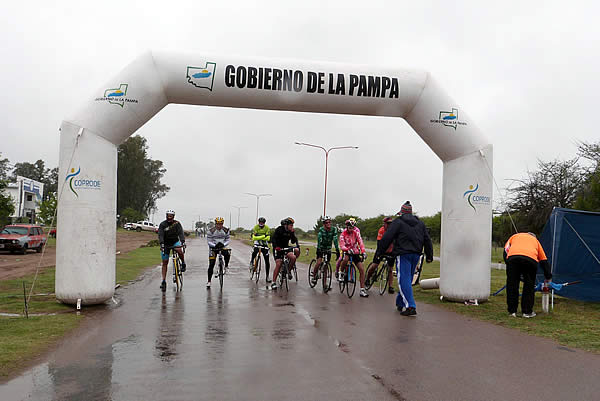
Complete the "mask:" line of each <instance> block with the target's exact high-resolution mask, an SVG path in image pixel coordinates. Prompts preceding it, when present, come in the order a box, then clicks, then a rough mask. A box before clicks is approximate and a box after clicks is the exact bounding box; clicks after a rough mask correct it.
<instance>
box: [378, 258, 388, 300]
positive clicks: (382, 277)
mask: <svg viewBox="0 0 600 401" xmlns="http://www.w3.org/2000/svg"><path fill="white" fill-rule="evenodd" d="M389 278H390V265H388V262H387V260H385V261H384V265H383V266H381V270H380V271H379V295H383V294H385V290H386V289H387V287H388V285H390V283H389ZM382 283H383V286H382Z"/></svg>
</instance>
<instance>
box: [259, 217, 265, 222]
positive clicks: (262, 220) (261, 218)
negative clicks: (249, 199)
mask: <svg viewBox="0 0 600 401" xmlns="http://www.w3.org/2000/svg"><path fill="white" fill-rule="evenodd" d="M258 222H259V223H266V222H267V219H265V218H264V217H259V219H258Z"/></svg>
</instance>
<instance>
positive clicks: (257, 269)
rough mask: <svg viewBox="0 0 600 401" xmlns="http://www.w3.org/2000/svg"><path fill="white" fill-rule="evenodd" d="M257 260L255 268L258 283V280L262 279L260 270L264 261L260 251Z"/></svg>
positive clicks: (255, 279)
mask: <svg viewBox="0 0 600 401" xmlns="http://www.w3.org/2000/svg"><path fill="white" fill-rule="evenodd" d="M256 258H257V261H256V269H255V270H254V281H256V282H257V283H258V280H259V279H260V270H261V264H262V261H261V259H260V252H259V253H258V255H256Z"/></svg>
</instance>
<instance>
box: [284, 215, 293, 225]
mask: <svg viewBox="0 0 600 401" xmlns="http://www.w3.org/2000/svg"><path fill="white" fill-rule="evenodd" d="M288 224H294V219H292V218H291V217H287V218H285V219H283V220H281V225H282V226H287V225H288Z"/></svg>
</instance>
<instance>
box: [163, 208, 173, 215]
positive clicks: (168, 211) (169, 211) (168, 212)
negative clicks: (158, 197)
mask: <svg viewBox="0 0 600 401" xmlns="http://www.w3.org/2000/svg"><path fill="white" fill-rule="evenodd" d="M165 214H172V215H173V216H175V210H173V209H167V211H166V212H165Z"/></svg>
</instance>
